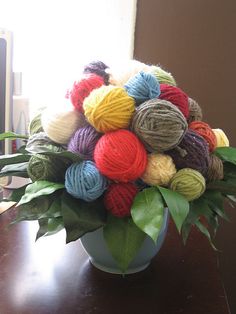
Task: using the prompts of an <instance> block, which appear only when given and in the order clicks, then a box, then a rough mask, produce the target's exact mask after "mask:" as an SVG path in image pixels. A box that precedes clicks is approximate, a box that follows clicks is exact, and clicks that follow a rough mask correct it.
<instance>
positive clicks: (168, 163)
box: [141, 153, 176, 186]
mask: <svg viewBox="0 0 236 314" xmlns="http://www.w3.org/2000/svg"><path fill="white" fill-rule="evenodd" d="M175 173H176V168H175V165H174V163H173V160H172V158H171V157H170V156H168V155H165V154H157V153H152V154H149V155H148V162H147V167H146V169H145V172H144V174H143V176H142V178H141V179H142V180H143V181H144V182H145V183H147V184H148V185H162V186H167V185H168V184H169V182H170V180H171V178H172V177H173V176H174V174H175Z"/></svg>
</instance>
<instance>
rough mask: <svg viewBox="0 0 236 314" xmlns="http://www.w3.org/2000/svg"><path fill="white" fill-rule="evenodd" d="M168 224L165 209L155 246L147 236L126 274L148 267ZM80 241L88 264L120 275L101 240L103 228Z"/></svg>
mask: <svg viewBox="0 0 236 314" xmlns="http://www.w3.org/2000/svg"><path fill="white" fill-rule="evenodd" d="M168 222H169V213H168V209H167V208H166V209H165V212H164V221H163V225H162V228H161V231H160V234H159V237H158V239H157V242H156V244H155V243H154V242H153V240H152V239H151V238H150V237H149V236H147V237H146V238H145V240H144V242H143V244H142V246H141V248H140V250H139V251H138V253H137V255H136V257H135V258H134V260H133V261H132V262H131V263H130V265H129V268H128V269H127V271H126V274H133V273H137V272H140V271H142V270H144V269H145V268H147V267H148V265H149V264H150V262H151V260H152V258H153V257H154V256H155V255H156V254H157V253H158V251H159V250H160V248H161V246H162V244H163V242H164V239H165V237H166V233H167V228H168ZM80 241H81V243H82V246H83V247H84V249H85V251H86V253H87V254H88V255H89V259H90V262H91V263H92V265H93V266H95V267H96V268H98V269H100V270H102V271H105V272H108V273H113V274H122V272H121V270H120V269H119V268H118V267H117V264H116V262H115V260H114V259H113V257H112V256H111V254H110V252H109V250H108V248H107V245H106V242H105V240H104V238H103V228H100V229H98V230H96V231H93V232H89V233H87V234H85V235H84V236H83V237H81V239H80Z"/></svg>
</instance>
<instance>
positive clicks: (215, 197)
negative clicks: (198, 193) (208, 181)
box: [202, 190, 229, 221]
mask: <svg viewBox="0 0 236 314" xmlns="http://www.w3.org/2000/svg"><path fill="white" fill-rule="evenodd" d="M202 198H203V199H205V201H206V202H207V204H208V205H209V207H210V209H211V210H213V211H214V212H215V213H216V214H217V215H219V216H220V217H221V218H223V219H225V220H228V221H229V218H228V217H227V215H226V213H225V210H224V197H223V195H222V194H221V193H220V192H218V191H213V190H212V191H210V190H208V191H206V192H205V193H204V195H203V196H202Z"/></svg>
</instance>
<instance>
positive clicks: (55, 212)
mask: <svg viewBox="0 0 236 314" xmlns="http://www.w3.org/2000/svg"><path fill="white" fill-rule="evenodd" d="M56 193H57V192H56ZM50 196H54V194H51V195H50ZM61 207H62V205H61V195H60V196H56V197H54V200H53V202H52V203H51V205H50V207H49V209H48V210H47V211H46V212H44V213H43V214H42V215H40V217H39V218H56V217H61V216H62V214H61Z"/></svg>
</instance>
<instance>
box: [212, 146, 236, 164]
mask: <svg viewBox="0 0 236 314" xmlns="http://www.w3.org/2000/svg"><path fill="white" fill-rule="evenodd" d="M214 154H215V155H217V156H218V157H219V158H220V159H222V160H224V161H228V162H231V163H232V164H235V165H236V148H234V147H218V148H216V149H215V150H214Z"/></svg>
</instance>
